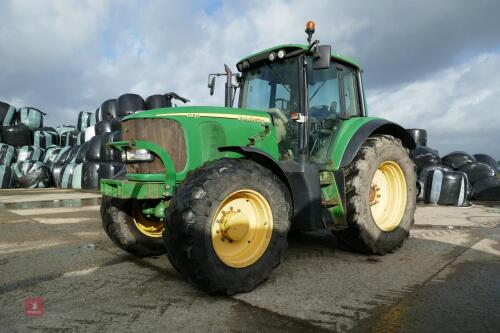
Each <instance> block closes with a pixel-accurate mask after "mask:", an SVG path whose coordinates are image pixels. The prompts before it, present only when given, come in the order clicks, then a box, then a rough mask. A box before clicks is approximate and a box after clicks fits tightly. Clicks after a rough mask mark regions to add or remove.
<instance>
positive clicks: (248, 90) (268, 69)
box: [240, 58, 299, 114]
mask: <svg viewBox="0 0 500 333" xmlns="http://www.w3.org/2000/svg"><path fill="white" fill-rule="evenodd" d="M298 75H299V68H298V60H297V58H292V59H288V60H285V61H283V62H275V63H270V64H267V63H266V64H263V65H262V66H261V67H258V68H255V69H251V70H249V71H248V72H245V73H244V74H243V81H242V82H243V86H242V87H241V88H242V89H241V96H240V107H241V108H246V109H257V110H265V111H268V110H269V109H272V108H279V109H280V110H281V111H283V112H285V113H286V114H289V113H290V110H293V111H298V109H299V87H298V84H299V77H298Z"/></svg>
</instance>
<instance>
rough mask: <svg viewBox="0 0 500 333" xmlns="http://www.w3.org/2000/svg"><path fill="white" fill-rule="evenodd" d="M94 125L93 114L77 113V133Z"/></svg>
mask: <svg viewBox="0 0 500 333" xmlns="http://www.w3.org/2000/svg"><path fill="white" fill-rule="evenodd" d="M94 125H95V114H94V113H92V112H84V111H80V113H78V123H77V126H76V128H77V130H78V131H83V130H85V129H86V128H88V127H90V126H94Z"/></svg>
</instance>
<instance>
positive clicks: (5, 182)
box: [0, 164, 12, 189]
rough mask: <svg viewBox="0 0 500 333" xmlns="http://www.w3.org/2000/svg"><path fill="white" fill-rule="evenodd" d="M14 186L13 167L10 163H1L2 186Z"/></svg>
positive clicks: (0, 177)
mask: <svg viewBox="0 0 500 333" xmlns="http://www.w3.org/2000/svg"><path fill="white" fill-rule="evenodd" d="M11 187H12V168H11V167H10V164H0V188H2V189H3V188H11Z"/></svg>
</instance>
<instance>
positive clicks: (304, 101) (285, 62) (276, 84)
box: [209, 21, 365, 163]
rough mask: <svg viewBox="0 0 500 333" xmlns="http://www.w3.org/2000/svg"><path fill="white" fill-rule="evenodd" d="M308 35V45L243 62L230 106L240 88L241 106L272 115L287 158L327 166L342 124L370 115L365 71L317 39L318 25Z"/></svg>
mask: <svg viewBox="0 0 500 333" xmlns="http://www.w3.org/2000/svg"><path fill="white" fill-rule="evenodd" d="M306 32H307V33H308V35H309V39H308V41H309V44H308V45H302V44H288V45H279V46H276V47H273V48H270V49H267V50H264V51H262V52H258V53H256V54H253V55H250V56H248V57H246V58H243V59H242V60H240V61H239V62H238V64H237V68H238V70H239V72H240V74H233V73H229V74H228V78H233V77H234V76H236V77H237V80H236V81H237V82H238V84H234V83H233V80H232V79H230V80H228V82H227V83H226V101H228V102H231V104H230V105H227V104H226V106H232V101H233V96H232V94H234V92H235V91H236V89H237V88H238V89H239V98H238V108H241V109H252V110H262V111H264V112H268V113H269V114H271V116H272V119H273V124H274V127H275V130H276V141H277V143H278V146H279V151H280V159H281V160H297V161H298V160H311V161H314V162H316V163H327V162H328V150H329V147H330V145H331V143H332V142H333V141H334V137H335V134H336V133H337V132H338V129H339V127H340V125H341V123H342V120H346V119H349V118H351V117H360V116H364V115H365V103H364V98H363V89H362V80H361V69H360V66H359V65H358V64H357V63H356V62H355V61H354V60H352V59H349V58H347V57H342V56H340V55H337V54H334V53H332V52H331V47H330V46H329V45H319V41H317V40H316V41H311V37H312V33H313V32H314V23H313V22H311V21H310V22H308V24H307V27H306ZM227 70H228V67H227V66H226V72H227ZM209 82H210V81H209ZM209 86H211V87H213V85H210V84H209ZM228 95H229V98H228Z"/></svg>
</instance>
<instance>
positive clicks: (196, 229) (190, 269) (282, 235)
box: [164, 159, 290, 295]
mask: <svg viewBox="0 0 500 333" xmlns="http://www.w3.org/2000/svg"><path fill="white" fill-rule="evenodd" d="M286 191H287V189H286V187H285V186H284V185H283V183H282V182H281V181H280V180H279V179H278V178H277V177H276V176H275V175H274V174H273V173H272V172H271V171H269V170H267V169H265V168H264V167H262V166H260V165H258V164H256V163H254V162H251V161H247V160H236V159H221V160H218V161H216V162H212V163H210V164H207V165H205V166H204V167H202V168H200V169H198V170H196V171H194V172H193V173H191V174H190V176H189V177H188V179H186V181H185V182H184V183H183V184H182V185H181V186H180V187H179V188H178V191H177V194H176V196H175V197H174V198H173V199H172V202H171V204H170V206H169V210H168V220H169V223H167V225H166V229H165V232H164V236H165V242H166V244H167V249H168V258H169V260H170V262H171V263H172V265H173V266H174V267H175V268H176V269H177V270H178V271H179V272H180V273H181V275H182V276H183V277H184V278H185V279H187V280H189V281H190V282H192V283H194V284H195V285H197V286H199V287H200V288H202V289H204V290H207V291H210V292H214V293H222V294H229V295H230V294H235V293H238V292H245V291H250V290H253V289H254V288H255V287H256V286H257V285H259V284H260V283H261V282H263V281H265V280H266V279H267V278H268V276H269V274H271V271H272V270H273V269H274V268H275V267H276V266H278V265H279V263H280V260H281V257H282V254H283V252H284V250H285V248H286V245H287V238H286V236H287V232H288V230H289V228H290V221H289V210H290V206H289V203H288V201H287V193H286Z"/></svg>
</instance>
